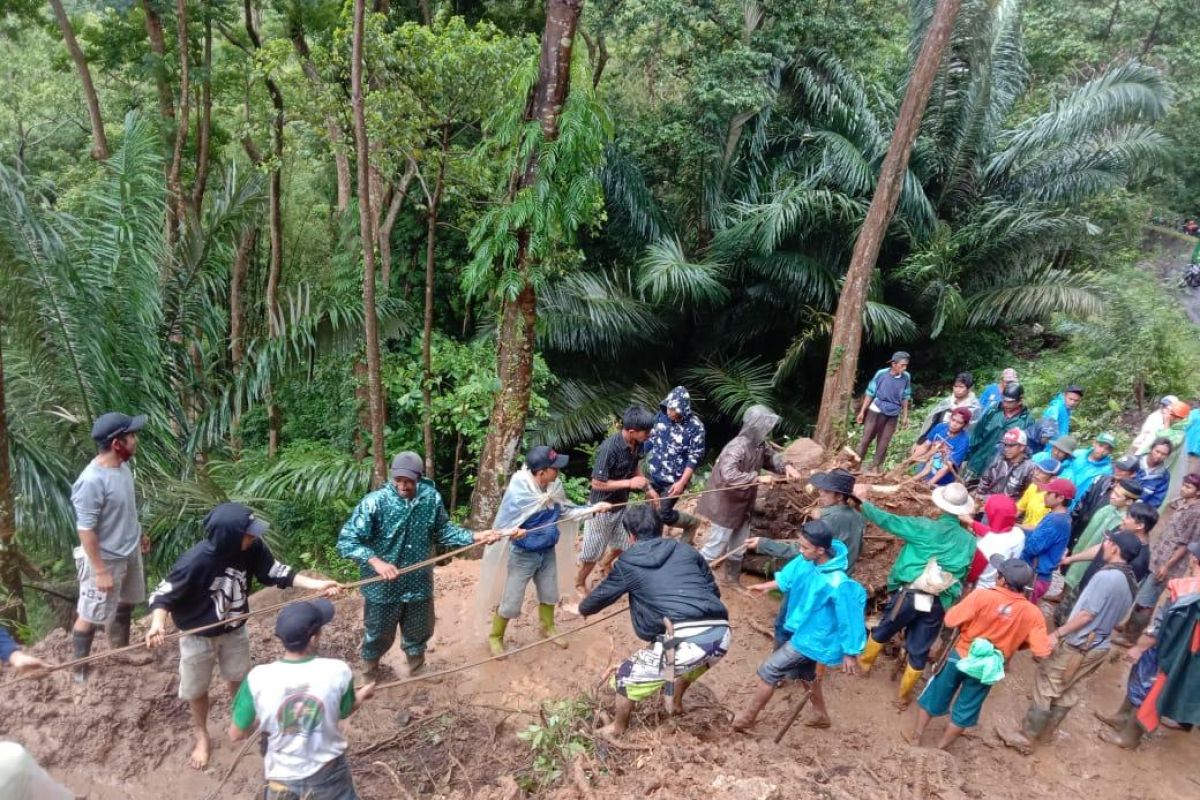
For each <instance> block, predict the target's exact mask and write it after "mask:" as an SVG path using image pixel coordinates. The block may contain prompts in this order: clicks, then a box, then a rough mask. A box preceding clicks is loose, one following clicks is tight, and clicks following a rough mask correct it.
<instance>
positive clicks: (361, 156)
mask: <svg viewBox="0 0 1200 800" xmlns="http://www.w3.org/2000/svg"><path fill="white" fill-rule="evenodd" d="M365 17H366V2H365V0H354V27H353V34H352V36H351V44H350V50H351V53H350V106H351V110H352V112H353V114H354V153H355V158H356V160H357V161H358V164H357V171H358V225H359V237H360V239H361V242H362V254H363V320H364V322H365V327H366V336H367V399H368V405H369V408H370V410H371V449H372V455H373V456H374V462H375V463H374V477H375V485H376V486H381V485H383V483H384V482H385V481H386V480H387V464H386V461H385V460H384V459H385V454H384V450H383V449H384V441H383V415H384V410H383V409H384V406H383V383H382V380H381V378H380V375H379V372H380V366H379V360H380V359H379V320H378V318H377V317H376V314H375V232H374V226H373V224H372V218H371V181H370V167H369V164H368V163H367V162H368V159H369V158H370V155H371V149H370V147H369V145H368V143H367V119H366V114H365V112H364V109H363V26H364V18H365Z"/></svg>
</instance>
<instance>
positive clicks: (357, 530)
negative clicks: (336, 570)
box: [337, 452, 500, 681]
mask: <svg viewBox="0 0 1200 800" xmlns="http://www.w3.org/2000/svg"><path fill="white" fill-rule="evenodd" d="M424 472H425V461H424V459H422V458H421V456H420V455H418V454H417V453H412V452H405V453H401V454H400V455H398V456H396V457H395V459H393V460H392V480H391V483H389V484H388V485H387V486H381V487H379V488H378V489H376V490H375V491H373V492H371V493H370V494H368V495H367V496H366V497H364V498H363V499H362V500H360V501H359V503H358V505H357V506H356V507H355V509H354V512H353V513H352V514H351V515H350V519H348V520H346V524H345V525H344V526H342V532H341V533H340V534H339V535H338V541H337V548H338V553H340V554H341V556H342V558H348V559H350V560H351V561H354V562H356V563H357V564H358V565H359V570H360V574H361V575H362V577H363V578H364V579H365V578H374V577H379V578H382V579H383V580H381V581H378V582H376V583H371V584H367V585H366V586H364V587H362V594H363V628H364V632H363V642H362V651H361V655H362V660H363V677H364V679H365V680H367V681H371V680H374V679H375V677H376V676H377V673H378V670H379V659H380V658H381V657H382V656H383V654H384V653H386V652H387V651H388V650H390V649H391V647H392V645H393V644H394V643H395V641H396V629H397V628H399V629H400V646H401V647H403V648H404V655H405V656H406V658H407V660H408V672H409V674H410V675H415V674H416V673H418V672H420V671H421V669H422V668H423V667H424V666H425V646H426V644H427V643H428V642H429V639H430V637H432V636H433V621H434V617H433V567H425V568H424V569H419V570H416V571H415V572H407V573H404V574H403V575H401V574H400V570H401V569H403V568H404V567H406V566H409V565H411V564H418V563H420V562H422V561H425V560H427V559H429V558H432V557H433V555H434V550H435V549H436V548H444V549H446V550H451V549H454V548H458V547H466V546H467V545H469V544H473V543H475V542H487V543H490V542H495V541H497V540H499V538H500V535H499V534H497V533H494V532H493V531H490V530H488V531H481V532H479V533H472V532H471V531H469V530H467V529H466V528H462V527H460V526H458V525H455V524H454V523H453V522H451V521H450V515H449V514H448V513H447V512H446V504H445V503H444V502H442V495H441V494H440V493H439V492H438V490H437V487H436V486H435V485H434V483H433V481H432V480H430V479H429V478H426V477H424Z"/></svg>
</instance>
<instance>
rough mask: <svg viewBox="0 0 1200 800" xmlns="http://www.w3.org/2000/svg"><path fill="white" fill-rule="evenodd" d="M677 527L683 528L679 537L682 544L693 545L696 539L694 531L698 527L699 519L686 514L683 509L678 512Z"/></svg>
mask: <svg viewBox="0 0 1200 800" xmlns="http://www.w3.org/2000/svg"><path fill="white" fill-rule="evenodd" d="M679 527H680V528H681V529H682V530H683V533H682V534H680V536H679V539H680V541H682V542H683V543H684V544H689V545H694V543H695V541H696V531H697V530H699V529H700V520H699V519H697V518H696V517H693V516H692V515H691V514H687V513H685V512H683V511H680V512H679Z"/></svg>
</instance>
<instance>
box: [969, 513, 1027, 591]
mask: <svg viewBox="0 0 1200 800" xmlns="http://www.w3.org/2000/svg"><path fill="white" fill-rule="evenodd" d="M975 548H976V549H977V550H979V552H981V553H983V557H984V558H986V559H988V560H989V561H990V560H991V558H992V556H994V555H998V556H1000V557H1001V558H1004V559H1009V558H1020V557H1021V551H1022V550H1024V549H1025V531H1023V530H1021V529H1020V528H1013V529H1012V530H1011V531H1009V532H1008V533H986V534H984V535H983V536H981V537H980V538H979V539H978V540H977V542H976V544H975ZM975 587H976V588H978V589H995V588H996V568H995V567H993V566H992V565H991V564H990V563H989V564H988V565H987V566H986V567H984V568H983V572H981V573H979V580H977V581H976V582H975Z"/></svg>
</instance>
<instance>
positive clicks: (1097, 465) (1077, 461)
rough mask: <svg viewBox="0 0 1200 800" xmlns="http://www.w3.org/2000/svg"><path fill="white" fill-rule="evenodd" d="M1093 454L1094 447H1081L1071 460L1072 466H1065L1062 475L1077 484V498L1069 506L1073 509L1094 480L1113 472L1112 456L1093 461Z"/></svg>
mask: <svg viewBox="0 0 1200 800" xmlns="http://www.w3.org/2000/svg"><path fill="white" fill-rule="evenodd" d="M1091 454H1092V448H1090V447H1081V448H1080V449H1078V450H1076V451H1075V457H1074V458H1072V459H1071V461H1070V462H1069V463H1070V466H1067V467H1064V468H1063V471H1062V477H1064V478H1069V479H1070V481H1071V483H1073V484H1075V499H1074V500H1072V501H1071V505H1070V507H1069V508H1070V510H1072V511H1074V510H1075V506H1076V505H1078V503H1079V501H1080V499H1082V498H1083V496H1084V495H1085V494H1087V490H1088V489H1090V488H1091V486H1092V482H1093V481H1095V480H1096V478H1098V477H1100V476H1101V475H1107V474H1109V473H1111V472H1112V456H1105V457H1104V458H1102V459H1100V460H1099V461H1092V460H1091V458H1089V456H1091Z"/></svg>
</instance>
